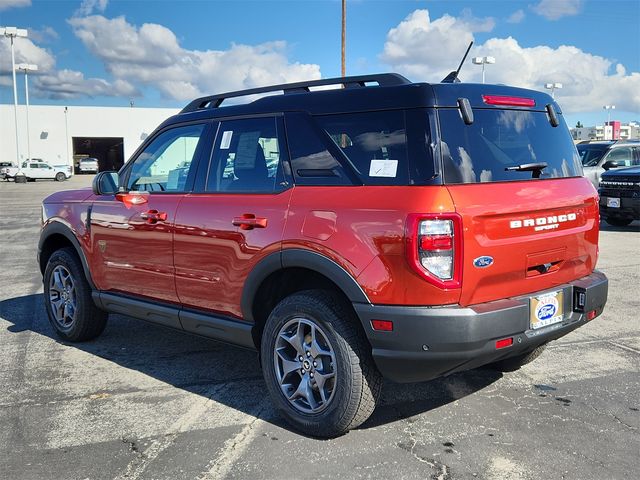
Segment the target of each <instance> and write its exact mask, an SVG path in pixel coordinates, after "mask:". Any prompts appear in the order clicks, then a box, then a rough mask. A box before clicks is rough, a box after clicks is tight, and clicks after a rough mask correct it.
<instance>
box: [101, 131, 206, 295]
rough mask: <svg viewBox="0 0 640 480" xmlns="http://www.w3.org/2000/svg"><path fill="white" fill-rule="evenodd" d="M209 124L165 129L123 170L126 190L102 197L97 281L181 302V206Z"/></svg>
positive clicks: (130, 292)
mask: <svg viewBox="0 0 640 480" xmlns="http://www.w3.org/2000/svg"><path fill="white" fill-rule="evenodd" d="M204 130H205V124H190V125H183V126H179V127H174V128H170V129H167V130H164V131H162V132H160V133H159V134H158V135H157V136H155V137H154V138H153V139H152V140H151V141H150V142H149V143H148V144H147V146H146V147H145V148H144V149H143V150H142V151H141V152H140V153H139V154H138V155H137V157H136V158H135V159H134V160H133V161H132V162H129V163H128V164H127V166H126V167H125V168H124V169H123V170H122V171H121V172H120V176H121V178H120V183H121V186H123V187H124V189H123V190H124V192H123V193H120V194H118V195H115V196H113V195H110V196H102V197H98V198H97V199H96V201H95V203H94V204H93V209H92V210H91V213H90V219H91V244H92V249H93V255H92V256H91V258H92V261H93V263H94V264H93V265H92V271H93V272H95V274H94V280H95V282H96V286H97V287H98V288H99V289H100V290H103V291H111V292H117V293H124V294H128V295H134V296H142V297H147V298H151V299H157V300H161V301H166V302H173V303H177V302H178V299H177V295H176V289H175V276H174V267H173V232H174V222H175V217H176V210H177V208H178V205H179V203H180V201H181V199H182V198H183V197H184V195H185V193H186V192H187V191H188V190H190V188H191V185H192V184H193V175H194V170H195V168H196V164H197V161H196V160H197V158H198V157H199V152H200V144H201V143H202V141H201V138H202V137H203V131H204Z"/></svg>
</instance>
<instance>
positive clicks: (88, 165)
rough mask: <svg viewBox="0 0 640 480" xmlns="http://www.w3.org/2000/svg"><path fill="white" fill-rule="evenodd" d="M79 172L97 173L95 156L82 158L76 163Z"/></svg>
mask: <svg viewBox="0 0 640 480" xmlns="http://www.w3.org/2000/svg"><path fill="white" fill-rule="evenodd" d="M78 169H79V170H80V173H98V159H97V158H83V159H81V160H80V163H79V165H78Z"/></svg>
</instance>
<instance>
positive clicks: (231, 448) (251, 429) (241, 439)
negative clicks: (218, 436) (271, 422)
mask: <svg viewBox="0 0 640 480" xmlns="http://www.w3.org/2000/svg"><path fill="white" fill-rule="evenodd" d="M263 411H264V407H262V406H261V405H260V404H259V405H258V408H257V412H256V414H255V418H254V419H253V420H251V421H250V422H249V423H247V424H246V425H245V426H244V427H243V428H242V430H240V432H238V434H237V435H235V436H234V437H231V438H229V439H228V440H227V441H226V442H224V445H223V446H222V448H221V449H220V450H221V454H220V455H219V456H218V458H216V459H215V460H212V461H211V462H209V464H208V465H207V470H206V471H205V472H203V473H201V474H200V475H199V476H198V480H222V479H223V478H225V477H226V476H227V475H228V474H229V472H230V471H231V469H232V468H233V466H234V465H235V464H236V462H237V461H238V459H239V458H240V457H241V456H242V454H243V453H244V452H245V451H246V450H247V447H248V446H249V445H250V444H251V441H252V440H253V439H254V438H255V437H256V436H257V435H258V428H257V427H258V426H259V424H260V423H261V422H262V421H263V420H262V419H261V418H260V415H262V412H263Z"/></svg>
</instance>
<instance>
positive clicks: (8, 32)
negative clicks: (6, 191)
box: [0, 27, 27, 183]
mask: <svg viewBox="0 0 640 480" xmlns="http://www.w3.org/2000/svg"><path fill="white" fill-rule="evenodd" d="M0 32H1V33H2V34H3V35H4V36H5V37H9V40H10V41H11V75H12V76H13V119H14V121H15V128H16V157H17V161H18V173H17V174H16V180H15V181H16V182H18V183H24V181H26V177H25V176H24V173H23V172H22V162H21V161H20V140H19V136H18V89H17V87H16V54H15V48H14V46H13V43H14V41H15V39H16V38H17V37H23V38H26V37H27V30H26V29H24V28H17V27H0ZM18 177H20V179H19V180H18Z"/></svg>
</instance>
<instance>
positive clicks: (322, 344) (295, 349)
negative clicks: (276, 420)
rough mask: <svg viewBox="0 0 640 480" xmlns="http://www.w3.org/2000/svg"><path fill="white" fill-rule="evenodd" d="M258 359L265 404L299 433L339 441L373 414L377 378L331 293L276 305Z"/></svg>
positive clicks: (358, 332)
mask: <svg viewBox="0 0 640 480" xmlns="http://www.w3.org/2000/svg"><path fill="white" fill-rule="evenodd" d="M260 356H261V361H262V372H263V374H264V378H265V381H266V383H267V389H268V390H269V394H270V396H271V399H272V400H273V402H274V404H275V405H276V407H277V408H278V410H279V411H280V413H281V414H282V415H283V416H284V418H285V419H286V420H287V421H288V422H289V423H290V424H291V425H292V426H293V427H294V428H296V429H298V430H300V431H301V432H303V433H306V434H309V435H312V436H315V437H335V436H338V435H342V434H344V433H346V432H347V431H349V430H351V429H353V428H355V427H357V426H358V425H360V424H362V423H363V422H364V421H365V420H367V418H369V416H371V414H372V413H373V410H374V409H375V406H376V402H377V400H378V398H379V396H380V391H381V388H382V377H381V375H380V373H379V372H378V370H377V369H376V367H375V365H374V363H373V358H372V357H371V347H370V346H369V344H368V342H367V340H366V338H365V336H364V332H362V329H361V327H360V324H359V320H358V319H357V318H356V316H355V314H354V313H353V310H351V308H350V306H349V305H348V304H347V303H346V302H345V300H344V299H343V298H342V297H340V296H339V295H337V294H336V293H334V292H331V291H327V290H307V291H303V292H299V293H295V294H293V295H291V296H289V297H286V298H285V299H284V300H282V301H281V302H280V303H279V304H278V305H277V306H276V307H275V308H274V310H273V311H272V312H271V315H269V318H268V319H267V323H266V325H265V329H264V333H263V336H262V342H261V348H260Z"/></svg>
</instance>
